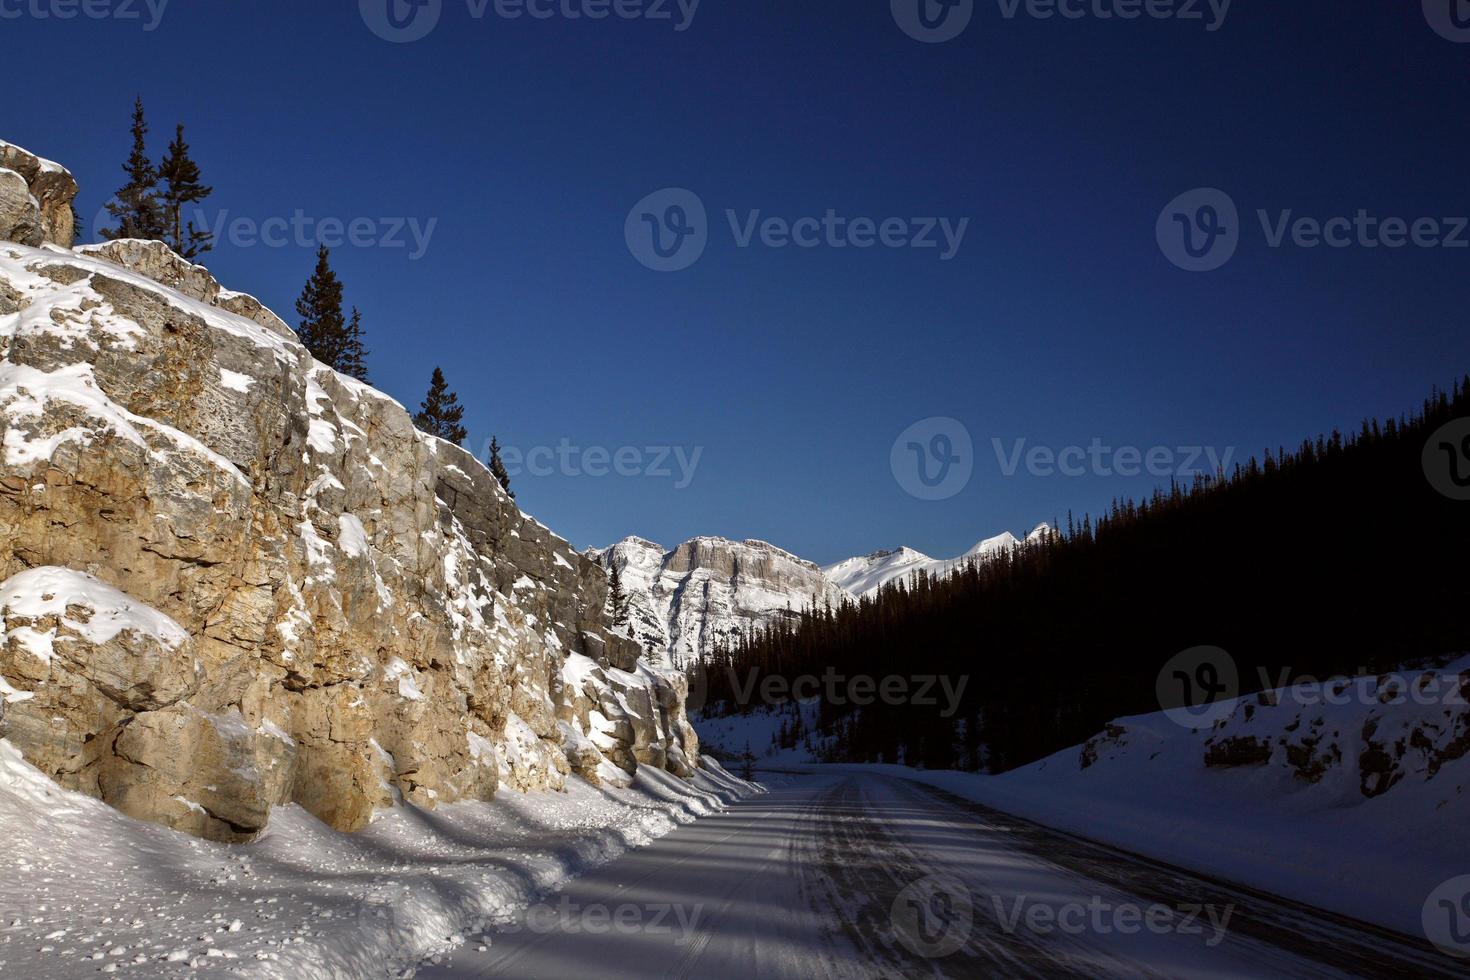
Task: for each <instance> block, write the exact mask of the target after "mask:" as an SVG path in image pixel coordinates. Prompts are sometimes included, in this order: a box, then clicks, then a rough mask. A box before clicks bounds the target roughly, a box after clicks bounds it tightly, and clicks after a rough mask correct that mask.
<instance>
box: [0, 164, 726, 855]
mask: <svg viewBox="0 0 1470 980" xmlns="http://www.w3.org/2000/svg"><path fill="white" fill-rule="evenodd" d="M7 147H8V144H0V152H4V153H6V154H9V156H7V159H10V158H15V159H17V160H22V161H24V160H25V159H32V160H36V161H37V162H36V164H35V166H34V168H33V169H34V170H35V173H36V174H37V176H38V178H39V176H41V175H45V174H50V175H55V174H58V173H61V174H64V173H65V172H64V171H61V170H60V168H56V167H55V165H46V164H44V162H42V161H39V158H34V157H31V156H30V155H29V154H25V155H24V156H23V157H22V154H23V151H18V150H16V149H15V148H13V147H9V148H7ZM19 165H23V166H27V167H29V166H30V165H29V164H24V163H22V164H19ZM69 179H70V178H68V180H69ZM43 203H44V200H43ZM0 230H3V229H0ZM0 434H3V454H0V581H3V582H4V587H3V598H0V601H3V602H4V603H5V605H4V607H3V609H0V614H3V616H4V622H3V628H4V630H5V632H4V634H3V641H0V701H3V706H0V710H3V712H4V713H3V715H0V738H6V739H9V740H10V741H11V742H12V743H13V744H15V745H16V746H17V747H18V748H20V750H21V751H22V752H24V754H25V756H26V758H27V759H28V760H29V761H30V762H31V763H32V764H34V765H36V766H37V767H38V768H40V769H41V770H42V771H44V772H46V773H47V774H48V775H50V776H52V777H53V778H55V779H57V780H58V781H59V782H60V783H61V784H62V785H63V786H65V787H67V788H69V789H76V790H80V791H82V792H85V793H88V794H90V795H93V796H97V797H100V798H101V799H103V800H105V801H107V802H109V803H112V804H114V805H116V806H118V807H119V808H121V809H124V810H125V811H126V812H128V813H130V814H132V815H134V816H139V817H143V818H145V819H150V820H155V821H159V822H162V823H166V824H169V825H171V826H175V827H179V828H181V829H184V830H188V831H190V832H193V833H196V834H201V835H203V836H207V837H211V838H215V839H221V840H241V839H248V838H250V837H252V836H254V835H255V834H257V833H258V832H259V831H260V829H261V828H263V827H264V826H265V822H266V819H267V817H268V814H269V812H270V807H272V806H275V805H279V804H283V803H293V802H294V803H299V804H300V805H301V806H303V807H304V808H305V809H307V810H308V811H310V812H311V813H312V814H314V815H316V816H317V817H319V818H321V819H322V820H324V821H326V822H327V823H329V824H330V825H332V826H333V827H335V828H338V829H341V830H354V829H358V828H361V827H362V826H364V825H365V824H366V823H367V822H368V820H369V819H370V817H371V815H372V813H373V811H374V809H375V808H378V807H386V806H391V805H393V804H394V803H396V802H398V801H400V800H406V801H408V802H412V803H414V804H417V805H420V806H434V805H436V804H438V803H443V802H450V801H454V800H460V799H487V798H489V797H491V796H492V795H493V794H494V793H495V792H496V790H497V788H499V787H500V786H501V784H502V783H505V784H507V785H508V786H509V787H511V788H514V789H517V790H532V789H556V788H559V787H561V786H562V785H563V784H564V782H565V779H566V777H567V775H568V774H569V773H577V774H579V775H581V776H583V777H585V778H587V779H589V780H592V781H596V780H599V779H601V778H605V777H609V776H612V774H613V773H620V774H622V776H616V777H613V778H615V779H621V778H623V776H626V774H628V773H630V772H632V771H633V770H634V769H636V767H637V765H639V764H643V765H652V766H656V767H658V768H667V769H668V770H669V771H670V772H673V773H675V774H676V775H679V776H683V777H688V776H690V775H692V773H693V771H694V768H695V766H696V762H695V760H697V759H698V754H697V741H696V740H695V737H694V734H693V731H692V729H691V728H690V727H689V724H688V721H687V719H686V718H685V717H684V707H683V700H682V698H683V693H682V691H683V688H682V687H681V685H682V680H681V679H680V678H678V677H677V676H670V675H666V674H663V673H655V672H652V671H648V670H645V669H642V668H640V667H638V665H637V654H638V652H639V651H638V647H637V645H636V644H634V643H633V642H632V641H630V640H628V639H626V638H624V637H620V636H617V635H615V634H613V633H611V632H610V631H609V629H608V623H607V621H606V614H605V611H604V610H605V605H606V595H607V578H606V575H605V573H604V572H603V571H602V569H601V568H599V567H598V566H597V564H596V563H595V562H594V561H592V560H590V559H588V558H584V557H582V556H579V555H577V554H576V553H575V552H574V551H573V550H572V549H571V548H570V546H569V545H568V544H567V543H566V542H565V541H563V540H562V539H560V538H558V537H556V536H555V535H554V534H552V533H551V532H550V531H548V530H547V529H546V528H544V527H543V526H542V525H540V524H538V523H537V522H535V521H534V520H532V519H530V518H528V517H526V516H524V515H523V514H521V512H520V511H519V510H518V509H517V508H516V506H515V504H514V503H513V502H512V501H511V500H510V499H509V498H508V497H507V496H506V495H505V493H504V492H503V491H502V490H501V489H500V486H499V484H498V483H497V481H496V480H495V479H494V477H492V476H491V475H490V473H489V472H488V471H487V470H486V469H485V468H484V467H483V466H482V465H481V464H480V463H479V462H478V461H477V460H476V459H475V458H474V457H473V456H472V455H471V454H470V453H468V452H465V451H464V450H462V449H459V448H457V447H454V446H452V445H449V444H447V443H444V442H441V441H439V440H436V439H432V438H430V437H427V436H425V435H423V434H421V433H419V432H417V431H416V430H415V429H414V427H413V425H412V422H411V421H410V418H409V415H408V413H407V412H406V411H405V410H404V408H403V407H402V406H401V405H399V404H398V403H397V402H395V401H393V400H392V399H391V398H388V397H387V396H385V395H383V394H381V393H379V392H377V391H375V390H373V389H372V388H370V387H368V386H366V385H363V384H360V383H358V382H356V381H354V380H352V379H350V378H346V377H343V376H341V375H338V374H336V373H335V372H333V371H331V370H329V369H327V368H325V367H323V366H322V365H320V364H318V363H316V362H315V361H313V360H312V359H311V357H310V356H309V355H308V354H307V352H306V351H305V349H304V348H303V347H302V346H301V345H300V344H299V343H298V342H297V341H296V339H295V335H294V334H292V333H291V331H290V330H289V329H288V328H287V327H286V326H285V324H284V323H282V321H281V320H280V319H279V318H278V317H276V316H275V315H274V314H273V313H271V312H270V311H269V310H266V309H265V308H264V307H263V306H261V305H260V303H259V302H257V301H256V300H254V299H252V298H251V297H249V296H245V295H244V294H241V293H234V292H230V291H227V290H223V289H221V288H220V287H219V284H218V283H217V282H215V280H214V278H213V277H212V276H211V275H210V274H209V272H208V270H206V269H204V268H202V267H199V266H194V265H191V264H190V263H188V262H185V261H184V260H182V259H180V258H179V257H178V256H176V255H174V254H173V253H172V252H170V251H169V250H168V249H167V248H166V247H165V246H163V245H161V244H159V243H156V242H137V241H122V242H110V243H107V244H105V245H100V246H86V247H83V248H80V249H76V250H69V249H65V248H58V247H56V246H54V245H48V246H45V247H40V248H36V247H31V246H29V245H26V244H20V243H6V242H3V241H0ZM47 596H50V597H51V598H49V599H48V598H46V597H47ZM104 626H105V628H104ZM113 626H116V627H117V629H116V630H115V631H114V632H111V633H110V634H109V632H108V631H109V630H111V629H112V627H113ZM48 650H49V652H50V657H49V659H48V658H46V657H43V656H41V655H38V652H37V651H48ZM574 656H581V657H583V658H585V659H586V660H587V661H588V662H589V663H591V664H592V665H593V668H594V671H593V672H594V673H596V674H597V675H599V676H600V677H601V680H600V681H599V682H598V683H597V684H596V685H594V687H595V688H596V690H595V691H594V692H593V693H592V694H589V693H588V689H587V685H586V684H585V683H584V684H582V685H580V686H579V687H578V688H577V689H576V690H572V689H571V688H570V687H569V685H568V684H567V682H566V680H565V679H564V667H565V665H566V664H567V663H568V662H569V660H570V658H572V657H574ZM145 665H147V669H146V670H145V669H144V667H145ZM584 673H585V671H584ZM604 689H605V690H606V691H608V692H612V693H609V694H607V695H606V696H604V693H603V691H604ZM588 701H596V702H597V704H598V708H597V714H598V716H599V717H600V718H601V719H603V723H600V724H602V727H596V726H595V724H594V721H595V720H594V719H593V717H592V715H593V712H592V711H591V710H586V711H583V710H579V706H580V705H583V704H584V702H588ZM608 731H611V732H613V734H612V735H611V736H607V732H608ZM608 738H610V739H611V740H610V741H609V740H608ZM598 740H602V741H601V743H600V744H599V741H598Z"/></svg>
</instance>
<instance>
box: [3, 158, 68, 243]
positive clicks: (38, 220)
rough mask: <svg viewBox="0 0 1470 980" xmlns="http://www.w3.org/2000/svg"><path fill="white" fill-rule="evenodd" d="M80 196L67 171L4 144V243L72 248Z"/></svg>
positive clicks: (57, 165) (48, 161) (58, 165)
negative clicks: (74, 210)
mask: <svg viewBox="0 0 1470 980" xmlns="http://www.w3.org/2000/svg"><path fill="white" fill-rule="evenodd" d="M76 196H77V182H76V181H75V180H73V179H72V176H71V174H70V173H68V172H67V170H66V168H64V167H62V166H61V165H60V164H56V163H52V162H51V161H50V160H43V159H41V158H40V157H38V156H36V155H35V154H34V153H29V152H27V151H25V150H22V149H21V148H20V147H18V146H13V145H11V144H10V143H6V142H4V141H0V241H7V242H17V243H19V244H21V245H44V244H46V243H50V244H53V245H60V246H62V247H63V248H71V243H72V239H73V238H74V237H75V236H74V234H73V232H74V230H75V219H74V217H73V215H72V210H71V202H72V201H74V200H75V199H76Z"/></svg>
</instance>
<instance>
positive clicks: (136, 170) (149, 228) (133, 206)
mask: <svg viewBox="0 0 1470 980" xmlns="http://www.w3.org/2000/svg"><path fill="white" fill-rule="evenodd" d="M147 136H148V122H147V120H146V119H145V117H144V114H143V99H142V97H141V96H140V97H139V98H138V99H137V100H135V101H134V103H133V152H132V153H130V154H129V155H128V162H127V163H125V164H123V173H125V174H127V175H128V182H127V183H126V184H124V185H123V186H122V187H120V188H118V191H117V195H116V197H117V200H115V201H113V202H110V203H109V204H108V205H107V213H108V214H110V215H112V217H113V218H115V219H117V225H118V226H117V227H116V228H107V229H103V231H102V233H101V234H102V237H103V238H106V239H108V240H109V241H112V240H116V239H119V238H144V239H151V240H153V241H160V242H161V241H164V216H163V211H162V209H161V208H160V206H159V203H158V171H157V169H155V168H154V166H153V163H152V161H150V160H149V159H148V149H147V146H146V138H147Z"/></svg>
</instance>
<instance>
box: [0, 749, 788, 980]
mask: <svg viewBox="0 0 1470 980" xmlns="http://www.w3.org/2000/svg"><path fill="white" fill-rule="evenodd" d="M706 765H707V767H708V768H707V769H705V770H702V771H701V772H700V773H699V774H698V775H697V776H696V777H695V778H694V779H693V780H692V781H685V780H681V779H678V778H676V777H674V776H671V775H669V774H668V773H664V772H657V771H655V770H654V769H653V767H651V766H650V767H644V768H643V769H641V770H640V771H639V773H638V776H637V780H636V784H635V785H634V786H633V787H632V788H630V789H626V790H618V789H596V788H594V787H592V786H591V785H589V784H588V783H586V782H584V781H582V780H580V779H571V780H568V786H567V792H566V793H533V794H527V795H520V794H517V793H504V792H503V793H502V794H500V795H499V796H497V798H496V799H495V800H494V801H493V802H489V803H479V802H474V803H455V804H451V805H447V806H443V807H441V808H439V809H438V810H435V811H425V810H420V809H417V808H414V807H408V806H404V807H396V808H394V809H391V810H385V811H382V812H380V813H379V814H378V815H377V817H376V818H375V820H374V821H373V823H372V824H371V825H370V826H369V827H368V828H367V829H366V830H364V831H362V832H361V833H358V834H354V835H348V834H341V833H337V832H336V831H333V830H331V829H330V828H328V827H327V826H326V825H325V824H323V823H321V822H320V821H318V820H316V819H315V818H313V817H311V816H310V815H309V814H307V813H306V812H305V811H304V810H302V809H301V808H300V807H297V806H288V807H282V808H280V809H279V810H277V811H276V812H275V814H274V815H273V816H272V818H271V823H270V829H269V830H268V831H267V833H266V834H265V836H264V837H262V838H261V839H260V840H259V841H257V842H256V843H254V844H249V845H243V846H234V847H231V846H227V845H223V844H213V843H208V842H205V841H200V840H197V839H195V838H192V837H188V836H186V835H184V834H181V833H177V832H175V831H171V830H167V829H165V828H163V827H159V826H156V825H153V824H149V823H143V822H141V821H137V820H133V819H131V818H129V817H126V816H123V815H122V814H121V813H118V812H117V811H115V810H113V809H111V808H109V807H107V806H106V805H104V804H102V803H100V802H98V801H97V800H93V799H91V798H89V797H85V796H82V795H79V794H76V793H71V792H68V791H65V790H62V789H60V788H58V787H57V786H56V785H55V784H54V783H53V782H52V781H51V780H50V779H48V778H47V777H46V776H44V775H43V774H42V773H40V772H39V771H38V770H36V769H35V768H33V767H32V766H30V765H29V764H27V763H26V762H25V761H24V759H23V758H22V757H21V755H20V753H19V751H17V750H16V749H15V748H14V747H13V746H11V745H10V744H9V743H8V742H5V741H0V836H3V838H4V839H5V841H6V844H7V846H6V848H5V849H4V851H3V853H0V882H4V887H3V889H0V975H4V976H16V977H27V978H31V980H47V978H59V977H73V976H78V975H82V974H87V975H90V974H91V973H92V972H94V971H103V972H116V973H118V974H120V975H129V974H131V975H133V976H137V977H153V976H171V975H175V974H176V973H177V974H182V973H188V974H189V975H191V976H199V977H225V976H230V977H239V976H246V977H250V976H257V977H273V978H276V977H291V978H293V980H316V978H337V977H344V976H350V977H390V976H403V975H408V974H409V973H410V972H411V970H412V968H413V966H414V964H415V963H418V962H422V961H423V960H424V959H427V958H429V957H431V956H435V955H439V954H442V953H445V952H448V951H449V950H450V949H452V948H454V947H456V946H458V945H460V944H461V943H463V942H464V941H465V939H466V937H467V936H470V935H474V934H475V933H476V932H478V931H479V930H481V929H484V928H485V927H486V926H487V925H489V924H491V923H494V922H499V921H509V920H511V919H513V918H514V917H515V916H516V915H517V914H518V913H519V912H521V911H522V910H524V909H525V908H526V907H528V906H530V905H531V904H533V903H535V902H537V901H540V900H541V899H542V898H543V897H544V896H545V895H546V894H547V893H548V892H550V891H552V890H554V889H556V888H557V887H559V886H560V885H561V884H562V883H563V882H565V881H566V880H568V879H569V878H571V877H573V876H575V875H577V874H580V873H582V872H584V871H586V870H588V869H589V868H592V867H595V866H597V865H600V864H603V863H605V862H607V861H610V860H613V859H614V858H616V857H618V856H619V855H620V854H622V853H624V852H625V851H626V850H628V849H629V848H630V847H638V846H642V845H646V844H648V843H650V842H652V841H653V840H655V839H657V838H658V837H661V836H663V835H664V834H666V833H668V832H669V831H671V830H673V829H674V828H675V827H677V826H679V825H680V824H683V823H687V822H689V821H691V820H693V819H695V818H697V817H699V816H703V815H705V814H709V813H712V812H715V811H717V810H720V809H722V808H723V807H725V806H726V805H728V804H729V803H731V802H733V801H735V800H736V799H739V798H741V797H743V796H747V795H749V794H751V793H753V792H758V791H759V788H758V787H755V786H753V785H751V784H749V783H743V782H741V781H739V780H737V779H734V778H733V777H732V776H730V775H729V774H728V773H727V772H725V771H724V770H723V769H721V768H720V766H719V764H718V763H716V762H714V761H713V760H706Z"/></svg>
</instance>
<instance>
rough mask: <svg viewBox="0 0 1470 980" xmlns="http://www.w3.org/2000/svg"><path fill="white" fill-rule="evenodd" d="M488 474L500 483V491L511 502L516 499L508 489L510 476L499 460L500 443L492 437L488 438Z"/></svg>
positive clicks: (503, 463)
mask: <svg viewBox="0 0 1470 980" xmlns="http://www.w3.org/2000/svg"><path fill="white" fill-rule="evenodd" d="M490 473H491V475H492V476H494V477H495V479H497V480H499V481H500V489H502V490H504V491H505V495H506V496H507V497H509V498H510V499H511V500H514V499H516V492H515V491H514V490H512V489H511V488H510V474H509V473H507V472H506V471H505V461H504V460H502V459H501V458H500V443H499V442H497V441H496V439H495V437H494V436H491V437H490Z"/></svg>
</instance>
